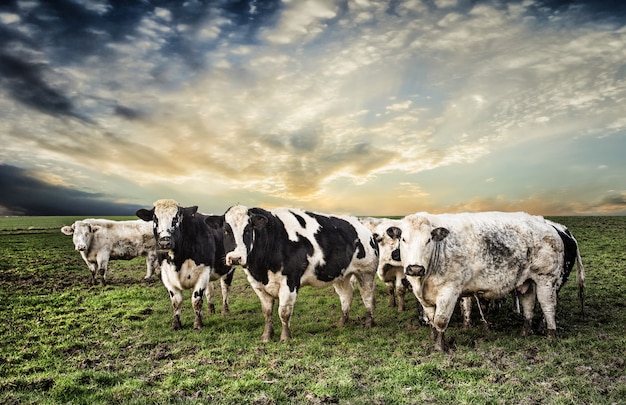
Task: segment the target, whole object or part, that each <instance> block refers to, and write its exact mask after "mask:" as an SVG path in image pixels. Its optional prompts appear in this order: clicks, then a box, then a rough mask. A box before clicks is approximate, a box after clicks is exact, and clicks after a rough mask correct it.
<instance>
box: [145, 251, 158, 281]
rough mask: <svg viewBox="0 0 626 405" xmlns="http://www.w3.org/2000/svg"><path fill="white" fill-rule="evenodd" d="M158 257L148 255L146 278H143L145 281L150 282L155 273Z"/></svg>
mask: <svg viewBox="0 0 626 405" xmlns="http://www.w3.org/2000/svg"><path fill="white" fill-rule="evenodd" d="M156 261H157V260H156V257H155V256H154V255H152V254H148V255H146V276H145V277H144V278H143V279H144V280H149V279H150V278H151V277H152V274H153V273H154V267H155V264H156Z"/></svg>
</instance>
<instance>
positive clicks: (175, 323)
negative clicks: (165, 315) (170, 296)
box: [172, 315, 183, 330]
mask: <svg viewBox="0 0 626 405" xmlns="http://www.w3.org/2000/svg"><path fill="white" fill-rule="evenodd" d="M182 328H183V324H182V323H181V322H180V316H179V315H175V316H174V320H173V321H172V330H181V329H182Z"/></svg>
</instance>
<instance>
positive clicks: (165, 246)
mask: <svg viewBox="0 0 626 405" xmlns="http://www.w3.org/2000/svg"><path fill="white" fill-rule="evenodd" d="M197 211H198V207H197V206H193V207H186V208H183V207H181V206H180V205H178V203H177V202H176V201H174V200H158V201H156V202H155V203H154V206H153V207H152V209H151V210H147V209H144V208H142V209H139V210H137V212H136V215H137V216H138V217H139V218H141V219H143V220H144V221H153V229H154V238H155V239H156V247H157V249H158V250H174V249H175V248H176V240H177V239H178V237H179V235H180V232H181V229H180V228H181V225H182V223H183V219H184V218H185V216H193V215H194V214H195V213H196V212H197Z"/></svg>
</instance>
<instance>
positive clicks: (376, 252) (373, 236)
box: [370, 235, 380, 257]
mask: <svg viewBox="0 0 626 405" xmlns="http://www.w3.org/2000/svg"><path fill="white" fill-rule="evenodd" d="M370 246H371V247H372V249H374V253H375V254H376V257H378V255H379V252H380V250H379V248H378V243H376V235H372V237H371V238H370Z"/></svg>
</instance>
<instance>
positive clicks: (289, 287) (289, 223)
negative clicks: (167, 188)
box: [207, 205, 378, 341]
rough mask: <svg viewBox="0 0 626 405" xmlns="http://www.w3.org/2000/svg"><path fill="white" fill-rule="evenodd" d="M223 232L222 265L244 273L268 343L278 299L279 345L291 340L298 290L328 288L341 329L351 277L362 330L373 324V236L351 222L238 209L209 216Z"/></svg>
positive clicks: (375, 260)
mask: <svg viewBox="0 0 626 405" xmlns="http://www.w3.org/2000/svg"><path fill="white" fill-rule="evenodd" d="M207 221H208V222H209V223H210V224H212V226H214V227H223V229H224V245H225V250H226V263H227V264H229V265H236V264H239V265H241V266H242V267H243V268H244V271H245V272H246V275H247V277H248V281H249V282H250V284H251V285H252V288H253V289H254V291H255V293H256V294H257V295H258V297H259V299H260V300H261V307H262V310H263V315H264V317H265V329H264V331H263V334H262V336H261V339H262V340H263V341H269V340H271V339H272V337H273V334H274V326H273V322H272V313H273V308H274V301H275V299H278V305H279V306H278V314H279V317H280V320H281V323H282V332H281V337H280V339H281V341H284V340H287V339H289V338H290V337H291V330H290V320H291V315H292V313H293V307H294V305H295V302H296V297H297V295H298V291H299V289H300V287H302V286H305V285H311V286H313V287H322V286H325V285H328V284H332V285H333V287H334V288H335V291H336V292H337V294H338V295H339V299H340V301H341V310H342V315H341V319H340V321H339V326H343V325H344V324H345V323H346V321H347V320H348V313H349V311H350V306H351V303H352V298H353V294H354V287H353V285H352V283H351V279H352V277H355V278H356V280H357V282H358V284H359V292H360V294H361V298H362V299H363V303H364V304H365V308H366V310H367V317H366V322H365V324H366V327H371V326H372V325H373V324H374V313H373V312H374V281H375V280H374V279H375V273H376V266H377V264H378V247H377V245H376V242H375V241H374V239H373V237H372V233H371V232H370V231H369V230H368V229H367V228H366V227H365V226H363V224H361V223H360V222H359V221H358V219H356V218H355V217H349V216H334V215H326V214H319V213H314V212H309V211H302V210H299V209H293V208H291V209H290V208H278V209H272V210H265V209H262V208H248V207H245V206H242V205H237V206H234V207H231V208H229V209H228V210H227V211H226V213H225V214H224V215H223V216H219V217H218V216H216V217H209V219H208V220H207Z"/></svg>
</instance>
